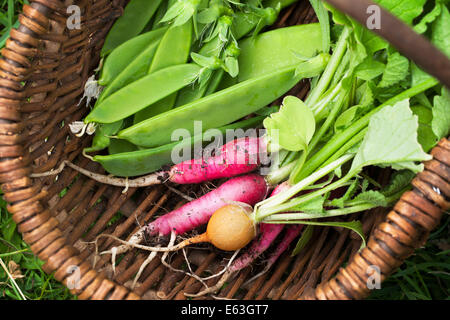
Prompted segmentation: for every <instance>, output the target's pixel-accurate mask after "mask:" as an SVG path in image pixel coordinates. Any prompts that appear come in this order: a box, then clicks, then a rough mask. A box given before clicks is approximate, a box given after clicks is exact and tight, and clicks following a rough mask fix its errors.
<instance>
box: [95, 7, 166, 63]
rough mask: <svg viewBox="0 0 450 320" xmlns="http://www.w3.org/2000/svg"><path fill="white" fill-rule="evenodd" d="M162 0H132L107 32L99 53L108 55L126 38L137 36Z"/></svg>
mask: <svg viewBox="0 0 450 320" xmlns="http://www.w3.org/2000/svg"><path fill="white" fill-rule="evenodd" d="M161 2H162V0H151V1H149V0H132V1H130V2H129V3H128V4H127V6H126V7H125V10H124V11H123V14H122V16H121V17H119V18H118V19H117V20H116V22H115V23H114V25H113V26H112V28H111V30H110V31H109V32H108V34H107V36H106V39H105V43H104V44H103V47H102V51H101V52H100V55H101V56H102V57H104V56H106V55H108V54H109V53H110V52H111V51H112V50H114V49H115V48H117V47H118V46H119V45H121V44H122V43H124V42H125V41H127V40H130V39H131V38H133V37H135V36H137V35H138V34H139V33H141V31H142V30H144V28H145V26H146V25H147V23H148V22H149V21H150V19H151V18H152V17H153V15H154V14H155V12H156V10H157V9H158V7H159V5H160V4H161Z"/></svg>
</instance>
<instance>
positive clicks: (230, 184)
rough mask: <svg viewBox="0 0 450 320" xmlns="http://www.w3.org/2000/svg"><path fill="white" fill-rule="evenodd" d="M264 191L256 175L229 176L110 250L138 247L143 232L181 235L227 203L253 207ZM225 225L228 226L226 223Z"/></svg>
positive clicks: (206, 219) (264, 195)
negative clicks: (223, 181)
mask: <svg viewBox="0 0 450 320" xmlns="http://www.w3.org/2000/svg"><path fill="white" fill-rule="evenodd" d="M267 192H268V186H267V183H266V181H265V180H264V178H263V177H262V176H260V175H257V174H248V175H244V176H240V177H236V178H233V179H230V180H228V181H226V182H225V183H223V184H222V185H221V186H220V187H218V188H217V189H215V190H213V191H211V192H209V193H207V194H205V195H204V196H202V197H200V198H198V199H196V200H193V201H191V202H188V203H187V204H185V205H184V206H182V207H180V208H179V209H176V210H174V211H172V212H170V213H168V214H165V215H163V216H161V217H159V218H158V219H156V220H154V221H153V222H151V223H149V224H148V225H146V226H144V227H142V228H140V229H139V230H138V232H137V233H135V234H134V235H133V236H132V237H131V238H130V240H129V241H128V242H127V244H125V245H122V246H119V247H117V248H116V249H113V253H115V254H119V253H123V252H125V251H127V250H128V248H130V247H131V246H135V247H141V246H139V245H138V244H139V243H141V242H142V241H143V239H144V236H146V235H147V236H165V235H170V234H171V233H172V232H173V233H174V234H182V233H185V232H187V231H190V230H193V229H195V228H197V227H198V226H200V225H203V224H205V223H207V222H208V221H209V220H210V218H211V216H212V215H213V213H215V212H217V211H218V210H219V209H220V208H223V207H225V206H227V205H230V203H241V204H246V205H248V206H253V205H255V204H256V203H257V202H259V201H261V200H263V199H264V198H265V197H266V195H267ZM235 206H236V205H235ZM239 207H241V206H239ZM225 225H226V226H230V224H225ZM222 229H223V228H222ZM229 235H230V234H227V236H228V237H229ZM204 239H205V238H203V240H204ZM188 240H189V239H188ZM198 240H199V239H198V238H197V241H192V240H190V242H189V243H188V242H185V244H184V245H187V244H190V243H195V242H199V241H198ZM177 247H178V246H177ZM155 249H156V248H155ZM163 249H166V248H159V250H155V251H164V250H163ZM114 251H115V252H114Z"/></svg>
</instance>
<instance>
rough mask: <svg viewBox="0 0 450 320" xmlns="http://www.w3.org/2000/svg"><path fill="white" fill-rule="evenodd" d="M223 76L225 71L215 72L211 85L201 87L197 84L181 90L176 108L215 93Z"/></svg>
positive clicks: (210, 81)
mask: <svg viewBox="0 0 450 320" xmlns="http://www.w3.org/2000/svg"><path fill="white" fill-rule="evenodd" d="M223 74H224V71H223V69H218V70H214V71H213V75H212V76H211V79H210V80H209V85H205V86H200V85H199V84H198V83H196V84H195V85H193V86H187V87H184V88H183V89H181V90H180V91H179V92H178V95H177V100H176V102H175V107H179V106H183V105H185V104H188V103H190V102H192V101H195V100H198V99H200V98H202V97H204V96H206V95H209V94H211V93H213V92H215V91H216V88H217V86H216V84H217V83H220V81H221V80H222V76H223Z"/></svg>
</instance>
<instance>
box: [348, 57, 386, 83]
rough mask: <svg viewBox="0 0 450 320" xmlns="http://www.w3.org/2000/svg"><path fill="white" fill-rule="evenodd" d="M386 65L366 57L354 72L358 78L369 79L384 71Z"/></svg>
mask: <svg viewBox="0 0 450 320" xmlns="http://www.w3.org/2000/svg"><path fill="white" fill-rule="evenodd" d="M385 69H386V65H385V64H384V63H382V62H379V61H377V60H374V59H373V58H372V57H367V58H366V59H365V60H364V61H363V62H362V63H361V64H360V65H358V66H357V67H356V69H355V74H356V76H357V77H358V78H360V79H362V80H365V81H370V80H372V79H374V78H376V77H378V76H380V75H382V74H383V73H384V72H385Z"/></svg>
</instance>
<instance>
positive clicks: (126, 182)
mask: <svg viewBox="0 0 450 320" xmlns="http://www.w3.org/2000/svg"><path fill="white" fill-rule="evenodd" d="M129 188H130V184H129V183H128V177H126V178H125V188H124V189H123V190H122V193H127V191H128V189H129Z"/></svg>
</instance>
